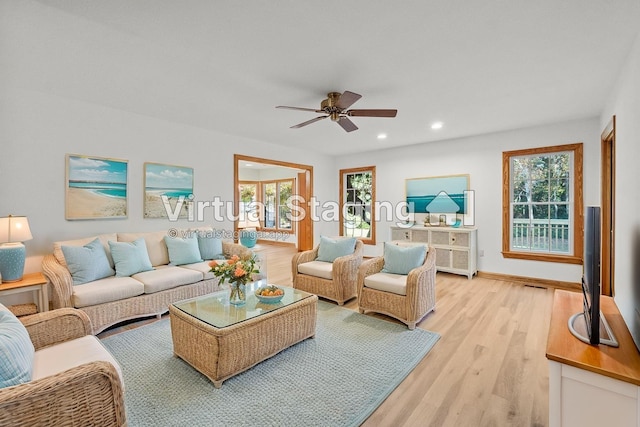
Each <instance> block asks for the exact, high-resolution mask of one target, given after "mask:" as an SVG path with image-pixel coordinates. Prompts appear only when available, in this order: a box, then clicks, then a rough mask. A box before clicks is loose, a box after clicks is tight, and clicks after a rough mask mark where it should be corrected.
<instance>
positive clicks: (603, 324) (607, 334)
mask: <svg viewBox="0 0 640 427" xmlns="http://www.w3.org/2000/svg"><path fill="white" fill-rule="evenodd" d="M567 323H568V325H569V331H571V334H573V336H574V337H576V338H578V339H579V340H580V341H582V342H585V343H587V344H591V342H590V341H589V332H588V331H587V321H586V320H585V318H584V313H582V312H581V313H576V314H574V315H573V316H571V317H570V318H569V321H568V322H567ZM599 329H600V344H604V345H608V346H610V347H618V346H619V344H618V340H616V336H615V335H613V331H612V330H611V327H610V326H609V323H607V318H606V317H604V314H602V312H600V328H599Z"/></svg>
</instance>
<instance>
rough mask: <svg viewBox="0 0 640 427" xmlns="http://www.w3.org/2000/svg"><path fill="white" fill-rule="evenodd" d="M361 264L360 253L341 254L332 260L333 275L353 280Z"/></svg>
mask: <svg viewBox="0 0 640 427" xmlns="http://www.w3.org/2000/svg"><path fill="white" fill-rule="evenodd" d="M360 264H362V255H360V256H358V255H356V254H351V255H346V256H342V257H340V258H336V259H335V260H334V261H333V275H334V277H336V276H339V277H350V278H352V279H353V280H355V279H356V278H357V277H358V268H359V267H360Z"/></svg>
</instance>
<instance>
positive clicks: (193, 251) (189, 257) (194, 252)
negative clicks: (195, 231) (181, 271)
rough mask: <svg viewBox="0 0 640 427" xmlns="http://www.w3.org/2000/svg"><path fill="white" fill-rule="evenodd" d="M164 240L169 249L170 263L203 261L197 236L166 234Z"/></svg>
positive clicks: (179, 263) (181, 263)
mask: <svg viewBox="0 0 640 427" xmlns="http://www.w3.org/2000/svg"><path fill="white" fill-rule="evenodd" d="M164 242H165V243H166V245H167V249H168V250H169V264H170V265H183V264H193V263H196V262H201V261H202V257H201V256H200V248H199V247H198V239H196V236H191V237H187V238H184V239H183V238H182V237H169V236H164Z"/></svg>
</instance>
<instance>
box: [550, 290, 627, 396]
mask: <svg viewBox="0 0 640 427" xmlns="http://www.w3.org/2000/svg"><path fill="white" fill-rule="evenodd" d="M581 311H582V293H577V292H569V291H563V290H556V291H555V293H554V297H553V311H552V312H551V323H550V325H549V336H548V340H547V359H549V360H554V361H556V362H560V363H564V364H566V365H571V366H575V367H577V368H580V369H585V370H587V371H591V372H595V373H598V374H601V375H605V376H608V377H611V378H615V379H618V380H621V381H625V382H628V383H632V384H635V385H638V386H640V352H638V349H637V348H636V346H635V344H634V342H633V339H632V338H631V334H630V333H629V330H628V329H627V326H626V324H625V323H624V320H623V318H622V315H621V314H620V311H619V310H618V307H617V306H616V304H615V302H614V301H613V298H611V297H605V296H602V297H601V298H600V311H602V313H603V314H604V316H605V317H606V319H607V322H608V323H609V326H610V327H611V330H612V331H613V334H614V335H615V337H616V340H618V343H619V344H620V347H618V348H616V347H609V346H606V345H603V344H600V345H597V346H593V345H589V344H586V343H584V342H582V341H580V340H579V339H578V338H576V337H574V336H573V335H572V334H571V332H570V331H569V327H568V323H567V322H568V321H569V318H570V317H571V316H572V315H574V314H576V313H579V312H581Z"/></svg>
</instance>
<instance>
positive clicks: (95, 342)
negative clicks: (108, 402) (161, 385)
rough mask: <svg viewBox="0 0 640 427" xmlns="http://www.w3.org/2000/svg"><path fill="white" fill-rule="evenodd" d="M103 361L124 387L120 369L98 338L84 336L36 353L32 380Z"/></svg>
mask: <svg viewBox="0 0 640 427" xmlns="http://www.w3.org/2000/svg"><path fill="white" fill-rule="evenodd" d="M96 361H105V362H109V363H111V364H112V365H113V366H114V367H115V368H116V371H117V372H118V376H119V377H120V382H121V383H122V386H123V387H124V381H123V376H122V369H121V368H120V365H119V364H118V362H117V361H116V359H114V358H113V356H112V355H111V353H109V351H108V350H107V349H106V348H104V346H103V345H102V343H101V342H100V340H99V339H98V338H96V337H95V336H93V335H85V336H84V337H81V338H76V339H74V340H69V341H65V342H62V343H59V344H56V345H52V346H49V347H45V348H42V349H40V350H38V351H36V353H35V356H34V358H33V375H32V378H31V379H32V380H37V379H40V378H45V377H48V376H51V375H55V374H57V373H59V372H64V371H66V370H68V369H71V368H75V367H77V366H80V365H83V364H85V363H89V362H96Z"/></svg>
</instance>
